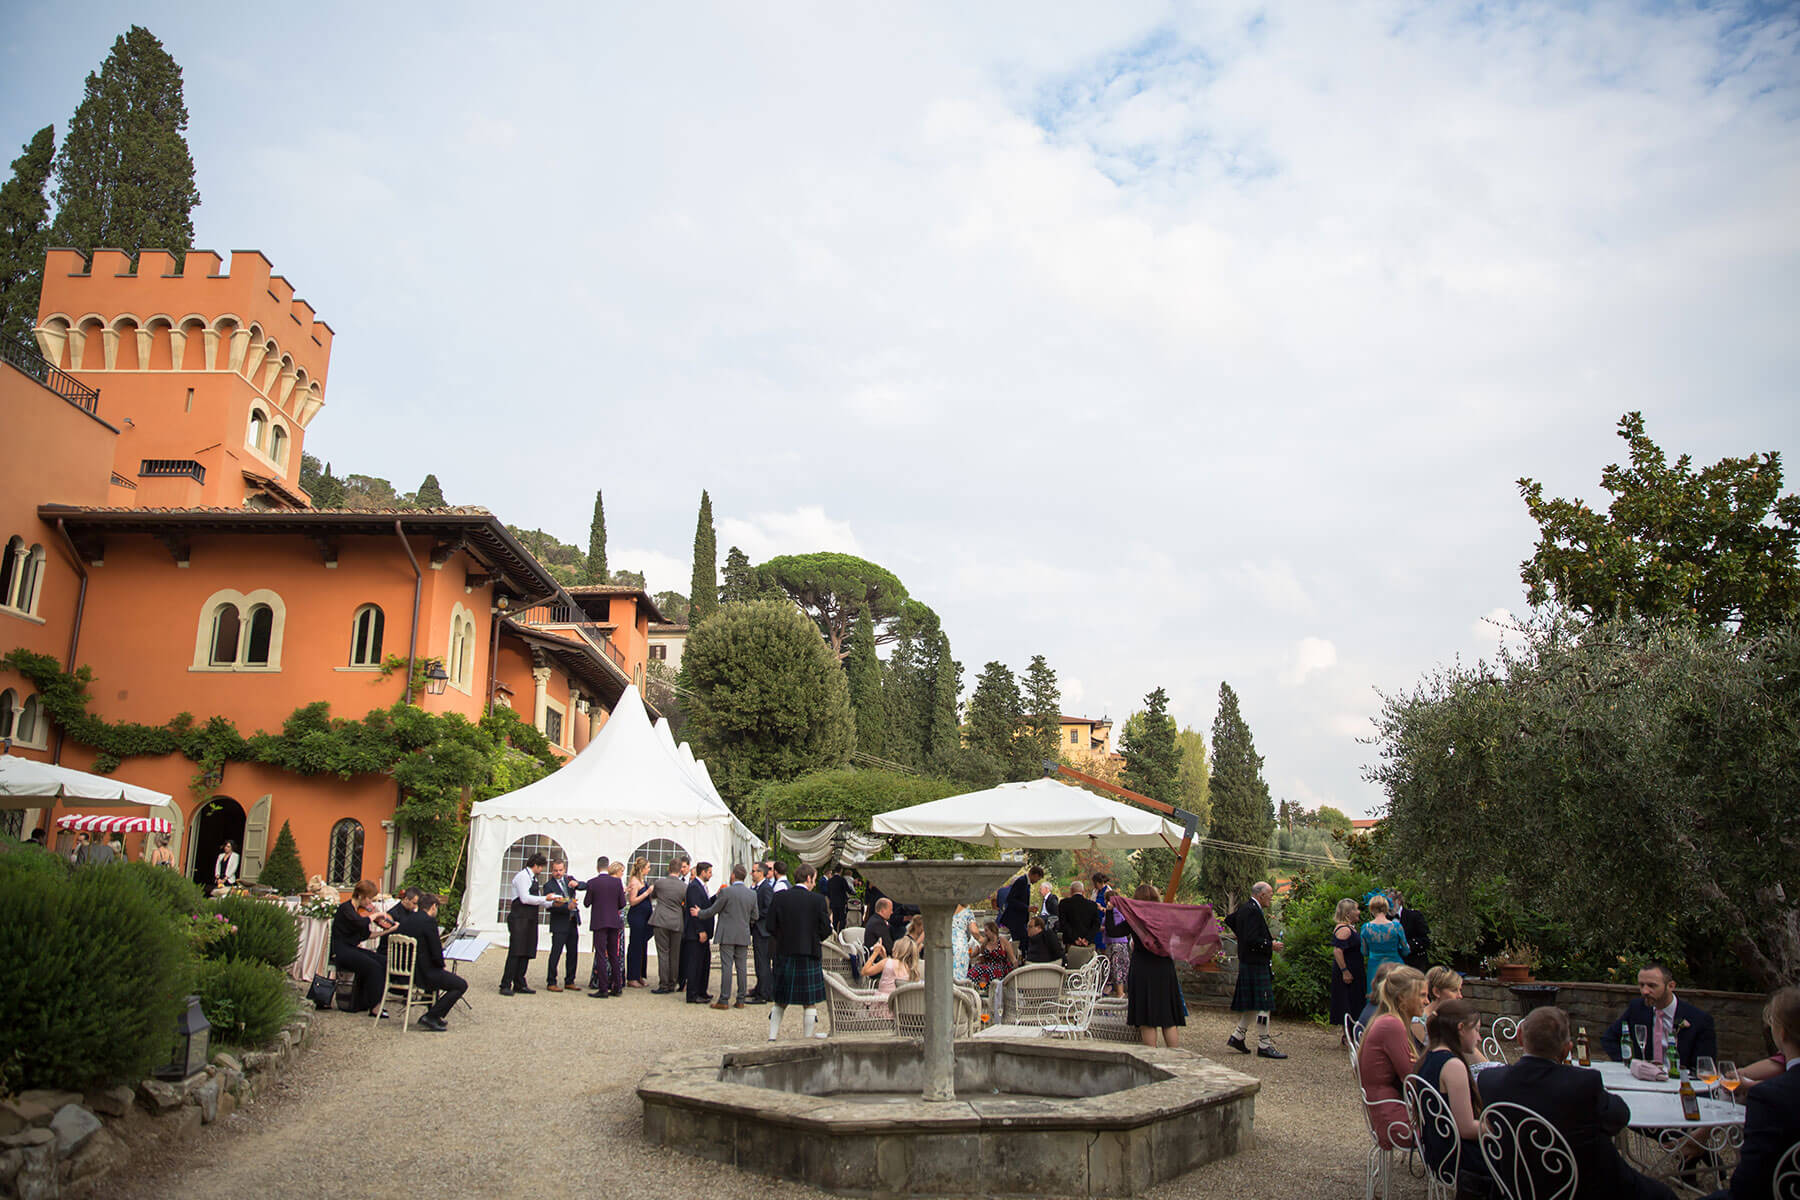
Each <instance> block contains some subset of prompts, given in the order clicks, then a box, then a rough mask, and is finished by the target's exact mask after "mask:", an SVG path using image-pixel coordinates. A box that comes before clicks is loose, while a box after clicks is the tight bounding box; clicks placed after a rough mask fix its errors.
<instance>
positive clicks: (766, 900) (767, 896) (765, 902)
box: [750, 878, 775, 937]
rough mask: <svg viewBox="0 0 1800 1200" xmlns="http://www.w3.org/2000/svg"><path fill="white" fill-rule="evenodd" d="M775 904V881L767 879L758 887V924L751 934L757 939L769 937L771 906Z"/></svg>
mask: <svg viewBox="0 0 1800 1200" xmlns="http://www.w3.org/2000/svg"><path fill="white" fill-rule="evenodd" d="M774 902H775V880H774V879H773V878H765V879H764V880H763V881H762V882H761V883H759V884H757V885H756V924H754V925H752V926H751V927H750V932H751V933H753V934H755V935H756V936H757V937H768V936H769V905H770V904H773V903H774Z"/></svg>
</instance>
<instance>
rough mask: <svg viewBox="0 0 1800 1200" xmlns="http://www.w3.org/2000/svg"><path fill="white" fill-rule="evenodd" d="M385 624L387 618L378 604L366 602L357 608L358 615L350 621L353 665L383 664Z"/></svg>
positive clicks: (351, 662) (369, 665)
mask: <svg viewBox="0 0 1800 1200" xmlns="http://www.w3.org/2000/svg"><path fill="white" fill-rule="evenodd" d="M385 624H386V619H385V618H384V617H383V616H382V614H381V609H380V608H379V607H377V606H376V605H373V604H365V605H363V606H362V607H361V608H359V609H357V610H356V616H355V618H354V619H353V620H352V621H351V622H350V665H351V666H353V667H379V666H380V665H381V632H382V627H383V625H385Z"/></svg>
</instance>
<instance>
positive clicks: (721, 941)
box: [688, 863, 758, 1008]
mask: <svg viewBox="0 0 1800 1200" xmlns="http://www.w3.org/2000/svg"><path fill="white" fill-rule="evenodd" d="M688 911H689V912H690V913H691V914H692V915H694V916H696V917H711V916H714V915H716V916H717V917H718V918H719V928H718V932H717V934H716V935H715V936H714V937H713V943H714V944H715V945H717V946H718V948H719V998H718V999H717V1000H715V1001H713V1007H714V1008H742V1007H744V1002H745V1000H747V999H748V998H749V995H750V987H749V978H748V970H747V966H746V963H745V956H746V955H747V953H748V952H749V949H750V926H751V925H752V924H753V923H754V922H755V921H756V919H757V916H758V913H757V907H756V893H755V892H753V891H751V890H750V888H749V887H748V886H747V885H746V884H745V883H744V864H743V863H738V864H737V865H736V866H734V867H732V868H731V882H730V883H729V884H727V885H726V886H725V887H722V888H720V889H719V894H718V895H717V896H714V897H713V902H712V903H711V904H709V905H707V906H706V907H705V908H690V909H689V910H688ZM734 969H735V970H736V971H737V997H738V998H737V1003H735V1004H733V1003H732V1001H731V973H732V971H733V970H734Z"/></svg>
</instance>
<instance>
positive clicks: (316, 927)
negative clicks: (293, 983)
mask: <svg viewBox="0 0 1800 1200" xmlns="http://www.w3.org/2000/svg"><path fill="white" fill-rule="evenodd" d="M276 903H278V904H280V905H281V906H282V907H283V908H285V909H287V910H288V911H289V912H291V913H293V914H294V930H295V932H296V933H298V934H299V935H300V950H299V953H298V954H296V955H295V956H294V962H293V965H291V966H289V967H288V975H289V976H290V977H291V978H293V979H297V980H299V981H300V982H301V983H311V982H312V979H313V976H315V975H323V974H324V973H325V960H326V959H327V958H329V957H330V956H331V922H330V921H322V920H320V919H318V918H317V917H304V916H301V915H300V901H299V900H298V899H297V898H295V897H292V896H287V897H283V898H282V899H280V900H278V901H276Z"/></svg>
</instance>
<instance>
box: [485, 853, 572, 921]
mask: <svg viewBox="0 0 1800 1200" xmlns="http://www.w3.org/2000/svg"><path fill="white" fill-rule="evenodd" d="M534 854H542V855H543V856H544V857H545V858H546V859H550V860H555V859H559V858H560V859H563V860H565V861H566V860H567V859H568V857H569V856H568V854H567V852H565V851H564V850H563V848H562V846H561V845H559V844H558V843H557V841H556V839H555V838H552V837H546V836H544V835H543V834H541V833H531V834H527V835H525V836H524V837H522V838H520V839H519V840H518V841H516V842H514V843H513V844H512V845H510V846H508V847H507V848H506V854H505V856H504V857H503V858H501V860H500V903H499V905H498V908H497V912H496V914H495V919H496V920H498V921H500V923H501V924H505V923H506V914H507V912H508V911H509V910H510V909H511V908H512V899H513V890H512V881H513V876H514V875H517V874H518V873H519V872H520V871H523V870H524V869H525V860H526V859H528V858H530V857H531V856H532V855H534ZM545 874H546V875H548V874H549V872H548V871H546V872H545ZM538 920H539V922H540V923H546V922H548V921H549V920H550V906H549V905H545V906H544V907H543V908H542V909H540V910H539V912H538Z"/></svg>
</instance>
